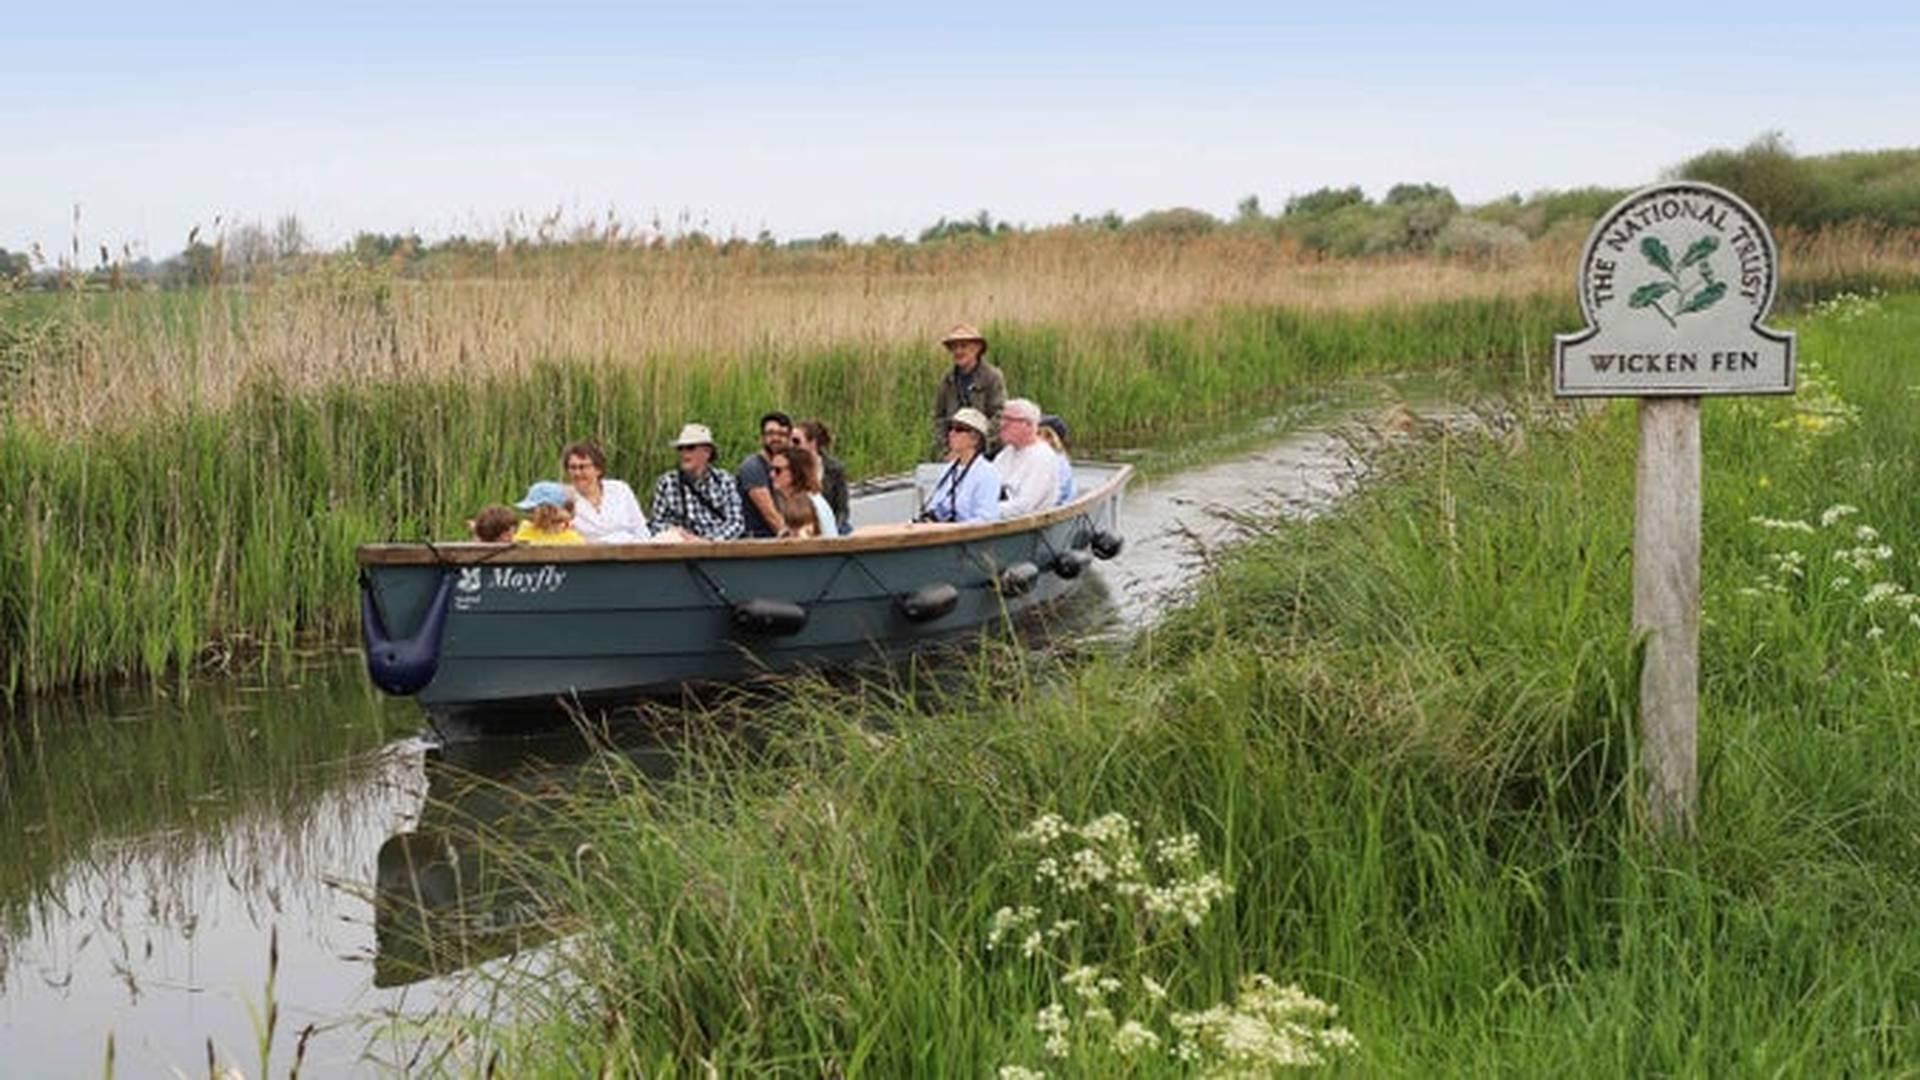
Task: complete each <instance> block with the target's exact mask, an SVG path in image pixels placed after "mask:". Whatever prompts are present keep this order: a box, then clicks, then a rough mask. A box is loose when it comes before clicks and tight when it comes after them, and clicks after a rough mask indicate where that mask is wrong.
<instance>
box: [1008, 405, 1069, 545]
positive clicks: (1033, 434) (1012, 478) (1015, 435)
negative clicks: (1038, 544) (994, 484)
mask: <svg viewBox="0 0 1920 1080" xmlns="http://www.w3.org/2000/svg"><path fill="white" fill-rule="evenodd" d="M1040 416H1041V412H1040V406H1038V405H1035V404H1034V403H1033V402H1031V401H1029V400H1027V399H1026V398H1014V399H1013V400H1011V401H1009V402H1007V404H1006V405H1005V406H1004V407H1003V408H1002V409H1001V410H1000V443H1001V446H1000V452H999V453H998V454H996V455H994V459H993V471H995V472H997V473H999V474H1000V485H1001V491H1002V493H1003V494H1002V495H1001V498H1000V516H1001V518H1003V519H1004V518H1010V517H1019V516H1020V515H1021V514H1031V513H1033V512H1034V511H1036V510H1045V509H1047V508H1048V507H1051V506H1052V505H1053V504H1054V502H1055V500H1056V497H1057V496H1058V495H1059V494H1060V459H1059V458H1058V457H1057V456H1056V455H1055V454H1054V452H1053V447H1051V446H1048V445H1047V444H1046V443H1045V442H1043V441H1041V439H1040Z"/></svg>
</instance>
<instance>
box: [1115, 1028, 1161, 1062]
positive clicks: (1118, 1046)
mask: <svg viewBox="0 0 1920 1080" xmlns="http://www.w3.org/2000/svg"><path fill="white" fill-rule="evenodd" d="M1159 1045H1160V1036H1158V1035H1155V1034H1154V1033H1153V1031H1152V1030H1151V1029H1150V1028H1148V1027H1147V1026H1146V1025H1145V1024H1142V1023H1141V1022H1140V1021H1138V1020H1129V1021H1127V1022H1126V1023H1124V1024H1122V1025H1120V1030H1119V1031H1116V1032H1114V1033H1113V1052H1114V1053H1116V1054H1119V1055H1120V1056H1121V1057H1132V1056H1133V1055H1135V1054H1137V1053H1139V1052H1140V1051H1142V1050H1152V1049H1155V1048H1157V1047H1158V1046H1159Z"/></svg>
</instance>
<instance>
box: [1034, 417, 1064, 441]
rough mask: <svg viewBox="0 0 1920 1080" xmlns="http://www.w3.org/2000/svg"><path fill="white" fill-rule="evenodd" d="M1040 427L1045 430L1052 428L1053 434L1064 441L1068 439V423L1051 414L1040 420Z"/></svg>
mask: <svg viewBox="0 0 1920 1080" xmlns="http://www.w3.org/2000/svg"><path fill="white" fill-rule="evenodd" d="M1040 426H1041V427H1043V428H1052V429H1053V433H1054V434H1055V435H1058V436H1060V437H1061V438H1062V439H1065V438H1066V437H1067V422H1066V421H1065V420H1062V419H1060V418H1059V417H1057V416H1054V415H1053V414H1051V413H1049V414H1047V415H1046V416H1043V417H1041V418H1040Z"/></svg>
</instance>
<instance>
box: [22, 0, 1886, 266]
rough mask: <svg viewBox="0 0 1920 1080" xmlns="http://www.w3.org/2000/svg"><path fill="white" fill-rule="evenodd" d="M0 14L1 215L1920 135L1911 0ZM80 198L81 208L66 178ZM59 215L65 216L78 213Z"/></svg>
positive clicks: (439, 203)
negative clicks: (1862, 0) (1772, 137)
mask: <svg viewBox="0 0 1920 1080" xmlns="http://www.w3.org/2000/svg"><path fill="white" fill-rule="evenodd" d="M7 6H8V7H15V6H21V7H25V8H26V9H25V10H20V11H6V12H4V13H0V56H4V57H5V63H4V65H3V66H0V72H4V74H3V75H0V79H4V81H5V83H6V85H7V86H8V89H7V91H6V92H5V93H3V94H0V178H4V179H0V247H3V248H8V249H11V250H14V251H20V250H25V249H26V248H27V247H28V246H29V245H30V244H31V243H34V242H38V243H40V244H41V245H43V247H44V248H45V249H46V250H47V251H48V252H49V253H54V252H60V251H66V250H69V248H70V247H71V246H73V245H74V244H75V243H76V241H77V245H78V247H79V248H80V249H81V250H83V251H88V252H92V251H95V250H97V249H98V247H99V246H100V245H101V244H106V245H107V246H108V247H109V248H111V249H113V250H116V251H118V250H121V249H122V248H123V247H125V248H128V249H130V250H132V251H133V252H134V253H135V254H141V253H145V254H150V255H152V256H154V257H156V258H157V257H164V256H165V255H168V254H170V253H172V252H175V251H178V250H179V249H180V248H181V247H182V246H184V244H185V242H186V237H187V233H188V230H189V229H192V228H194V227H195V226H199V227H200V228H201V229H202V230H203V232H205V233H210V232H214V231H217V230H218V229H219V228H220V227H223V226H224V227H227V228H231V227H232V226H233V224H234V223H238V222H247V221H262V222H268V223H270V222H272V221H273V220H274V219H276V218H278V217H280V216H281V215H283V214H289V213H292V214H297V215H298V216H299V217H300V219H301V220H302V222H303V223H304V224H305V226H306V229H307V231H308V233H309V234H310V235H312V236H313V237H314V238H315V239H316V240H317V241H319V242H320V243H322V244H324V245H327V246H333V245H337V244H340V243H342V242H344V241H346V240H348V239H350V238H351V236H352V235H353V234H354V233H355V232H357V231H360V230H369V231H378V232H400V231H417V232H419V233H420V234H422V235H423V236H427V237H429V238H437V237H442V236H446V235H450V234H454V233H466V234H469V235H497V234H498V233H499V232H500V231H501V230H502V229H503V228H506V227H508V226H509V225H511V224H512V223H514V222H515V221H516V220H519V221H524V220H528V219H538V218H541V217H544V216H546V215H549V214H552V213H554V212H556V211H558V212H559V213H560V214H561V215H562V216H563V217H564V218H565V219H567V220H569V221H580V220H589V219H604V218H605V217H606V216H607V215H608V214H613V215H614V216H616V217H618V218H619V219H621V220H623V221H626V222H629V223H635V224H647V223H650V222H654V221H658V222H659V223H660V224H661V225H662V226H664V227H665V228H666V229H668V230H669V231H673V230H680V229H686V228H703V229H705V230H706V231H707V232H709V233H712V234H714V235H721V236H725V235H742V236H749V237H751V236H753V235H755V234H757V233H758V232H759V231H760V230H762V229H767V230H771V231H772V232H773V233H774V234H775V235H777V236H779V237H782V238H793V237H799V236H808V235H815V234H818V233H822V232H825V231H829V230H833V231H839V232H841V233H844V234H846V235H848V236H853V237H867V236H872V235H875V234H878V233H893V234H907V235H912V234H914V233H917V232H918V231H919V230H920V229H921V228H924V227H925V226H927V225H929V224H931V223H932V222H933V221H934V220H935V219H937V218H939V217H941V216H948V217H954V216H971V215H973V214H974V213H975V212H976V211H978V210H981V209H986V210H988V211H990V212H991V213H992V214H993V215H994V216H995V217H996V218H998V219H1005V220H1010V221H1013V222H1016V223H1021V224H1043V223H1048V222H1056V221H1063V220H1065V219H1067V218H1068V217H1069V216H1071V215H1072V214H1074V213H1087V214H1098V213H1100V212H1103V211H1106V210H1108V209H1115V210H1118V211H1120V212H1121V213H1123V214H1127V215H1133V214H1137V213H1140V212H1143V211H1145V210H1149V209H1154V208H1158V207H1166V206H1196V207H1199V208H1201V209H1205V210H1209V211H1211V212H1214V213H1216V214H1222V215H1225V214H1229V213H1231V212H1232V210H1233V208H1234V206H1235V204H1236V203H1238V202H1239V201H1240V200H1241V199H1242V198H1244V197H1245V196H1247V195H1250V194H1251V195H1257V196H1259V198H1260V199H1261V201H1262V203H1263V204H1264V205H1265V206H1267V207H1268V208H1270V209H1277V208H1278V207H1280V206H1281V205H1283V204H1284V203H1285V200H1286V198H1287V197H1288V196H1289V195H1290V194H1297V193H1300V192H1304V191H1310V190H1313V189H1315V188H1318V187H1322V186H1327V185H1334V186H1345V185H1348V184H1358V185H1360V186H1362V187H1363V188H1365V189H1366V190H1367V191H1368V192H1369V193H1370V194H1373V195H1375V196H1378V195H1380V194H1383V193H1384V191H1385V190H1386V188H1388V187H1389V186H1391V185H1392V184H1395V183H1398V182H1402V181H1417V182H1431V183H1438V184H1443V185H1446V186H1448V187H1450V188H1452V189H1453V191H1454V193H1455V194H1456V195H1457V196H1459V197H1460V198H1461V199H1462V200H1463V201H1466V202H1478V201H1485V200H1487V199H1491V198H1496V197H1498V196H1501V195H1504V194H1507V193H1509V192H1516V191H1517V192H1521V193H1526V192H1531V191H1535V190H1540V189H1544V188H1566V187H1576V186H1582V185H1587V184H1605V185H1610V186H1629V185H1634V184H1639V183H1644V182H1651V181H1653V180H1655V179H1658V178H1659V176H1660V174H1661V171H1662V170H1664V169H1668V168H1670V167H1672V166H1674V165H1676V164H1678V163H1679V162H1681V161H1683V160H1685V159H1686V158H1688V157H1690V156H1692V155H1693V154H1695V153H1698V152H1700V151H1702V150H1706V149H1710V148H1713V147H1739V146H1742V145H1744V144H1746V143H1747V142H1749V141H1750V140H1752V139H1753V138H1755V137H1756V136H1758V135H1761V134H1762V133H1765V132H1768V131H1779V132H1782V133H1784V134H1785V136H1786V137H1787V139H1788V140H1789V141H1790V143H1791V144H1792V145H1793V146H1794V148H1795V149H1796V150H1797V151H1799V152H1801V153H1825V152H1829V151H1835V150H1849V149H1881V148H1889V147H1899V146H1920V4H1914V3H1911V2H1908V3H1904V4H1898V5H1895V4H1844V3H1841V4H1826V5H1818V4H1807V3H1804V2H1802V3H1799V4H1795V5H1792V6H1785V5H1771V4H1767V3H1749V4H1745V5H1740V6H1735V5H1721V4H1710V3H1701V4H1692V5H1658V6H1654V5H1634V6H1631V7H1629V6H1628V5H1621V4H1614V5H1583V6H1582V7H1581V8H1580V10H1579V11H1578V12H1576V13H1557V12H1556V11H1555V10H1554V9H1556V8H1559V7H1562V6H1563V5H1556V4H1552V3H1540V2H1538V0H1536V2H1535V3H1533V4H1531V5H1528V6H1520V5H1471V4H1450V5H1438V4H1421V5H1394V4H1369V3H1359V2H1342V3H1321V4H1312V5H1297V4H1288V3H1285V2H1284V0H1265V2H1256V3H1244V4H1213V3H1178V2H1173V0H1162V2H1159V3H1154V4H1146V5H1132V4H1128V3H1123V2H1112V3H1105V4H1100V5H1088V4H1070V3H1069V4H1046V3H1039V2H1033V0H1029V2H1027V3H1021V4H1013V3H998V2H982V3H971V4H944V5H939V6H934V7H927V8H918V7H915V6H913V5H907V4H898V3H894V4H867V3H856V4H804V3H785V4H763V3H736V2H731V0H708V2H705V3H697V4H687V5H652V4H646V3H606V4H583V3H574V2H570V0H556V2H544V3H541V4H534V3H521V4H511V5H505V4H491V3H488V2H486V0H467V2H464V3H443V2H439V0H420V2H409V0H387V2H385V3H377V4H376V3H363V2H360V0H341V2H337V3H328V4H315V3H305V4H279V3H273V2H270V0H250V2H249V3H246V4H244V5H240V4H235V5H224V4H199V5H195V4H190V3H179V4H154V3H152V2H151V0H144V2H141V3H137V4H134V3H122V2H119V0H89V2H88V3H86V4H73V3H68V4H58V3H47V2H44V0H42V2H37V3H33V4H31V5H30V6H27V5H24V4H22V3H21V2H20V0H8V5H7ZM76 207H77V210H76ZM76 221H77V224H76Z"/></svg>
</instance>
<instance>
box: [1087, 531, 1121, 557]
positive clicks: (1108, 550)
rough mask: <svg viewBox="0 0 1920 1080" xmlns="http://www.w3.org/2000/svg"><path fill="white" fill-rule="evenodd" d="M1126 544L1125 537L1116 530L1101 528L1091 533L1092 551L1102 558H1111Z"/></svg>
mask: <svg viewBox="0 0 1920 1080" xmlns="http://www.w3.org/2000/svg"><path fill="white" fill-rule="evenodd" d="M1126 546H1127V541H1126V538H1125V537H1123V536H1121V535H1120V534H1119V533H1117V532H1113V531H1111V530H1108V529H1101V530H1100V531H1099V532H1097V533H1094V534H1093V553H1094V554H1095V555H1097V556H1099V557H1100V558H1102V559H1111V558H1113V557H1114V556H1115V555H1118V554H1120V549H1121V548H1124V547H1126Z"/></svg>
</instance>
